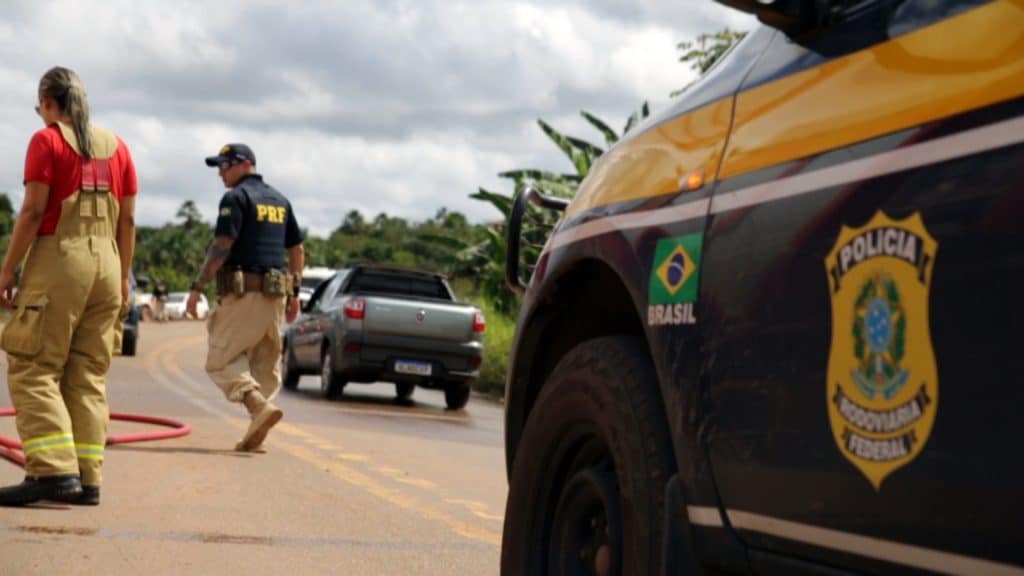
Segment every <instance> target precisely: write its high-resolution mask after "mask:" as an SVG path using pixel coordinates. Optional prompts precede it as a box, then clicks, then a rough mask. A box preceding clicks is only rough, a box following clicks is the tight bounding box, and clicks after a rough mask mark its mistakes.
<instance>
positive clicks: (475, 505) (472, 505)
mask: <svg viewBox="0 0 1024 576" xmlns="http://www.w3.org/2000/svg"><path fill="white" fill-rule="evenodd" d="M445 502H448V503H449V504H459V505H462V506H465V507H466V508H469V511H470V512H472V513H473V514H475V515H477V516H479V517H481V518H483V519H485V520H499V521H500V520H504V519H505V517H504V516H495V515H494V514H488V513H487V512H485V510H487V504H484V503H483V502H477V501H476V500H451V499H447V498H446V499H445Z"/></svg>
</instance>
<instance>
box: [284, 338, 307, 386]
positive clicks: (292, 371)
mask: <svg viewBox="0 0 1024 576" xmlns="http://www.w3.org/2000/svg"><path fill="white" fill-rule="evenodd" d="M281 358H282V359H283V360H284V366H282V367H281V368H282V370H281V385H282V386H284V387H285V388H287V389H288V390H295V389H296V388H298V387H299V377H301V376H302V375H301V374H300V373H299V371H298V370H297V369H296V368H295V353H294V352H292V347H291V346H289V345H288V343H287V342H286V343H285V345H284V352H283V353H282V354H281Z"/></svg>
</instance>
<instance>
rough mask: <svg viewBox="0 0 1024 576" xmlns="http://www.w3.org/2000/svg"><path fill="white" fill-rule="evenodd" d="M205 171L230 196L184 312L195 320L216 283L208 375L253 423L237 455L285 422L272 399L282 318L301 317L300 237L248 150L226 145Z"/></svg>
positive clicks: (223, 204) (254, 446)
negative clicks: (215, 174) (213, 171)
mask: <svg viewBox="0 0 1024 576" xmlns="http://www.w3.org/2000/svg"><path fill="white" fill-rule="evenodd" d="M206 165H207V166H216V167H217V169H218V170H219V171H220V177H221V180H223V182H224V186H225V187H226V188H229V190H228V191H227V192H226V193H225V194H224V196H223V197H222V198H221V201H220V207H219V209H218V212H217V228H216V230H215V231H214V239H213V242H212V243H211V244H210V248H209V250H208V252H207V255H206V262H205V263H204V264H203V269H202V271H200V272H199V275H198V276H197V277H196V279H195V281H194V282H193V283H192V290H191V293H190V294H189V297H188V303H187V304H186V311H187V313H188V314H189V315H190V316H192V317H196V316H197V314H196V304H197V303H198V301H199V295H200V293H202V292H203V291H204V290H205V289H206V286H207V284H208V283H209V282H210V281H211V280H213V279H215V278H216V283H217V295H218V305H217V308H216V309H215V310H214V311H213V312H212V313H211V314H210V318H209V320H208V322H207V330H208V332H209V351H208V353H207V358H206V372H207V373H208V374H209V375H210V378H211V379H212V380H213V381H214V382H215V383H216V384H217V385H218V386H220V388H221V390H223V392H224V395H225V396H227V399H228V400H229V401H231V402H241V403H243V404H244V405H245V407H246V409H247V410H248V411H249V415H250V417H251V418H252V422H251V423H250V424H249V429H248V430H247V431H246V433H245V436H244V437H243V438H242V440H241V441H240V442H239V443H238V444H237V445H236V446H235V449H236V450H239V451H253V450H256V449H258V448H259V447H260V446H261V445H262V444H263V439H264V438H266V436H267V432H269V431H270V429H271V428H272V427H273V426H274V425H275V424H277V422H278V421H280V420H281V416H282V412H281V409H280V408H278V407H277V406H274V405H273V404H271V402H270V400H271V399H273V397H274V395H275V394H277V391H278V389H279V388H280V387H281V372H280V366H279V364H280V360H281V317H282V316H283V315H285V314H286V315H287V319H288V321H289V322H291V321H292V320H294V319H295V317H296V316H297V315H298V313H299V300H298V290H299V286H300V274H301V273H302V269H303V267H304V265H305V252H304V249H303V247H302V240H303V238H302V232H301V231H300V230H299V225H298V223H297V222H296V220H295V214H294V213H293V211H292V206H291V203H289V202H288V199H287V198H285V197H284V196H283V195H282V194H281V193H280V192H278V191H277V190H275V189H274V188H272V187H271V186H269V185H267V184H266V183H265V182H264V181H263V177H262V176H260V175H259V174H257V173H256V171H255V168H256V156H255V154H253V151H252V149H251V148H249V147H248V146H246V145H245V144H227V145H226V146H224V147H223V148H221V149H220V152H219V153H218V154H217V155H216V156H211V157H209V158H207V159H206ZM286 253H287V266H288V267H287V269H286V268H285V255H286Z"/></svg>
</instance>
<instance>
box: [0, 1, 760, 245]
mask: <svg viewBox="0 0 1024 576" xmlns="http://www.w3.org/2000/svg"><path fill="white" fill-rule="evenodd" d="M725 25H729V26H732V27H734V28H737V27H738V28H744V29H749V28H750V27H751V26H752V20H751V19H750V18H749V17H747V16H745V15H742V14H739V13H737V12H735V11H730V10H728V9H726V8H723V7H721V6H719V5H716V4H713V3H709V2H704V1H700V2H693V1H682V2H672V3H665V2H660V1H655V0H640V1H638V2H633V1H626V0H588V1H587V2H583V1H577V0H557V1H556V0H552V1H549V2H541V1H520V2H512V1H501V0H481V1H479V2H460V1H456V2H452V1H438V0H419V1H412V0H390V1H387V2H380V1H374V0H350V1H348V2H344V3H338V2H329V1H326V0H325V1H317V2H302V3H280V2H270V1H269V0H261V1H258V2H241V1H223V2H216V3H209V2H200V1H198V0H188V1H180V2H175V3H173V4H172V3H166V2H155V1H143V2H138V1H128V0H116V1H100V0H80V1H74V2H73V1H71V0H50V1H41V0H39V1H31V0H22V1H14V2H10V3H7V4H6V5H5V18H4V21H2V22H0V88H2V90H0V158H5V159H6V161H4V162H0V191H9V192H13V196H14V198H15V199H16V200H18V199H20V197H21V173H22V169H23V166H22V164H23V158H24V150H25V146H26V144H27V142H28V139H29V137H30V136H31V133H32V132H33V131H34V130H37V129H38V128H39V127H40V124H39V120H38V118H36V117H35V115H34V114H33V113H32V111H31V108H32V106H33V105H34V104H35V90H36V85H37V83H38V79H39V77H40V76H41V75H42V73H43V72H45V70H46V69H48V68H49V67H51V66H53V65H57V64H59V65H64V66H69V67H71V68H73V69H75V70H76V71H78V72H79V74H80V75H81V76H82V78H83V80H84V81H85V83H86V86H87V89H88V92H89V96H90V102H91V104H92V106H93V111H94V118H95V120H96V121H97V122H98V123H101V124H103V125H105V126H107V127H110V128H112V129H114V130H115V131H117V132H118V133H119V134H120V135H121V136H122V138H123V139H124V140H125V141H126V142H128V144H129V146H130V148H131V150H132V152H133V155H134V157H135V160H136V164H137V168H138V173H139V180H140V187H141V194H142V195H141V196H140V199H139V204H138V206H139V212H140V214H139V220H140V221H141V222H142V223H143V224H147V225H156V224H162V223H164V222H166V221H169V220H171V219H173V217H174V212H175V211H176V209H177V207H178V206H179V205H180V204H181V202H183V201H185V200H188V199H191V200H194V201H195V202H196V203H197V205H198V206H199V208H200V210H201V211H203V212H204V214H207V215H208V217H209V216H212V214H213V211H214V207H215V205H216V202H217V199H218V198H219V196H220V194H221V192H222V189H221V186H220V182H219V179H218V178H217V175H216V173H215V171H213V170H211V169H208V168H206V167H205V165H204V164H203V162H202V159H203V157H205V156H207V155H210V154H213V153H214V152H216V150H217V149H219V147H220V146H221V145H222V144H224V143H225V142H231V141H244V142H247V143H249V144H250V145H251V146H252V147H253V148H254V150H255V151H256V154H257V157H258V159H259V168H260V169H261V170H262V171H264V172H265V174H266V177H267V181H268V182H270V183H271V184H273V185H275V186H277V187H279V188H280V189H281V190H282V191H284V192H285V193H287V194H288V195H289V196H290V198H291V199H292V202H293V204H294V205H295V207H296V212H297V214H298V216H299V217H300V220H301V221H302V223H303V225H306V226H309V227H310V228H311V230H313V231H314V232H315V233H317V234H326V233H328V232H329V231H330V230H332V229H333V228H335V227H336V226H337V225H338V224H339V223H340V221H341V219H342V217H343V216H344V214H345V213H346V212H348V211H349V210H352V209H358V210H361V211H362V212H364V214H365V215H366V216H367V217H372V216H373V215H375V214H376V213H378V212H387V213H388V214H392V215H400V216H404V217H406V218H411V219H422V218H426V217H429V216H431V215H433V214H434V213H435V212H436V211H437V209H438V208H440V207H441V206H445V207H448V208H449V209H454V210H459V211H462V212H464V213H465V214H466V215H467V216H468V217H469V218H470V219H471V220H474V221H481V220H491V219H493V218H494V217H495V216H496V215H497V213H496V212H494V211H493V208H491V207H490V206H489V205H487V204H485V203H481V202H476V201H473V200H471V199H469V198H468V195H469V194H471V193H473V192H474V191H475V190H476V189H477V187H478V186H484V187H488V188H492V189H498V190H502V191H508V190H509V184H508V183H505V182H502V181H501V180H500V179H498V178H497V173H498V172H501V171H504V170H509V169H515V168H526V167H540V168H547V169H553V170H559V171H569V170H571V166H570V165H569V164H568V162H567V161H566V160H565V158H564V157H563V156H562V153H561V152H560V151H559V150H558V149H557V148H556V147H555V146H554V145H553V144H552V143H551V142H550V141H549V140H548V139H547V137H546V136H545V135H544V134H543V133H542V132H541V131H540V130H539V129H538V128H537V125H536V120H537V119H538V118H544V119H545V120H547V121H548V122H549V123H551V124H553V125H554V126H555V127H556V128H557V129H559V130H562V131H564V132H566V133H570V134H573V135H576V136H580V137H583V138H585V139H588V140H591V141H593V142H595V143H603V138H602V137H601V135H600V133H598V132H597V131H596V130H595V129H594V128H593V127H592V126H590V125H589V124H588V123H587V122H586V121H585V120H583V119H582V118H581V117H580V116H579V111H580V110H584V109H585V110H588V111H590V112H593V113H595V114H596V115H598V116H599V117H601V118H603V119H605V120H606V121H608V123H609V124H611V126H612V127H613V128H614V129H615V130H617V131H619V130H621V129H622V126H623V124H624V123H625V120H626V118H627V117H628V115H629V114H630V113H632V112H633V111H635V110H637V109H639V107H640V105H641V103H643V102H644V101H645V100H646V101H649V102H650V103H651V106H652V108H653V109H657V108H659V107H661V106H663V105H664V104H665V103H666V102H667V101H668V93H669V92H670V91H672V90H673V89H675V88H678V87H680V86H682V85H684V84H686V82H687V81H688V80H689V79H690V78H691V77H692V72H691V71H689V70H687V69H686V68H685V67H684V66H683V65H681V64H679V63H678V62H677V56H678V55H677V51H676V48H675V45H676V43H677V42H679V41H681V40H685V39H688V38H692V37H694V36H696V35H697V34H699V33H701V32H712V31H714V30H717V29H719V28H721V27H722V26H725ZM41 38H47V39H50V40H48V41H40V40H39V39H41ZM55 39H59V41H55Z"/></svg>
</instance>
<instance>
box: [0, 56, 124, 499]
mask: <svg viewBox="0 0 1024 576" xmlns="http://www.w3.org/2000/svg"><path fill="white" fill-rule="evenodd" d="M38 96H39V105H38V106H36V113H37V114H39V116H40V117H41V118H42V121H43V124H44V125H45V128H43V129H42V130H39V131H38V132H36V133H35V134H34V135H33V136H32V140H31V141H30V142H29V145H28V153H27V155H26V158H25V199H24V201H23V203H22V207H21V210H19V211H18V220H17V222H16V223H15V225H14V232H13V233H12V234H11V240H10V245H9V246H8V248H7V254H6V256H5V257H4V260H3V267H2V269H0V305H3V306H7V307H13V310H12V312H11V319H10V321H9V322H8V323H7V326H6V327H5V328H4V331H3V336H2V337H0V347H2V348H3V349H4V350H5V351H6V352H7V385H8V387H9V388H10V393H11V400H12V401H13V403H14V408H15V409H16V410H17V412H18V414H17V419H16V423H17V427H18V435H19V436H21V443H22V447H23V450H24V452H25V461H26V462H25V474H26V476H25V481H24V482H22V483H21V484H18V485H16V486H9V487H6V488H0V504H2V505H6V506H18V505H24V504H29V503H32V502H35V501H37V500H60V501H64V502H70V503H72V504H87V505H95V504H99V501H100V484H101V482H102V476H101V474H100V469H101V467H102V465H103V451H104V446H105V445H106V443H107V423H108V421H109V411H108V407H107V390H106V375H107V370H108V369H109V368H110V359H111V355H112V354H113V352H114V349H113V348H114V332H115V323H117V322H118V314H119V312H120V313H121V314H122V316H123V315H127V311H128V306H129V302H128V291H129V285H128V274H129V272H130V271H131V262H132V255H133V253H134V251H135V195H136V193H137V191H138V186H137V183H136V178H135V166H134V164H133V163H132V157H131V154H130V153H129V152H128V147H127V146H125V144H124V142H122V141H121V139H120V138H118V137H117V136H116V135H114V133H113V132H110V131H108V130H104V129H102V128H99V127H97V126H95V125H93V124H92V123H90V121H89V104H88V101H87V100H86V95H85V88H84V87H83V85H82V82H81V80H80V79H79V78H78V76H77V75H76V74H75V73H74V72H73V71H71V70H68V69H67V68H60V67H58V68H52V69H50V70H49V71H48V72H46V74H45V75H43V77H42V79H41V80H40V82H39V94H38ZM26 252H27V253H28V258H27V259H26V260H25V262H24V266H23V267H22V271H21V279H20V280H19V279H18V277H17V275H16V269H17V267H18V265H19V264H20V263H21V261H22V258H24V257H25V254H26ZM15 286H17V293H15ZM12 296H13V301H12Z"/></svg>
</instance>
